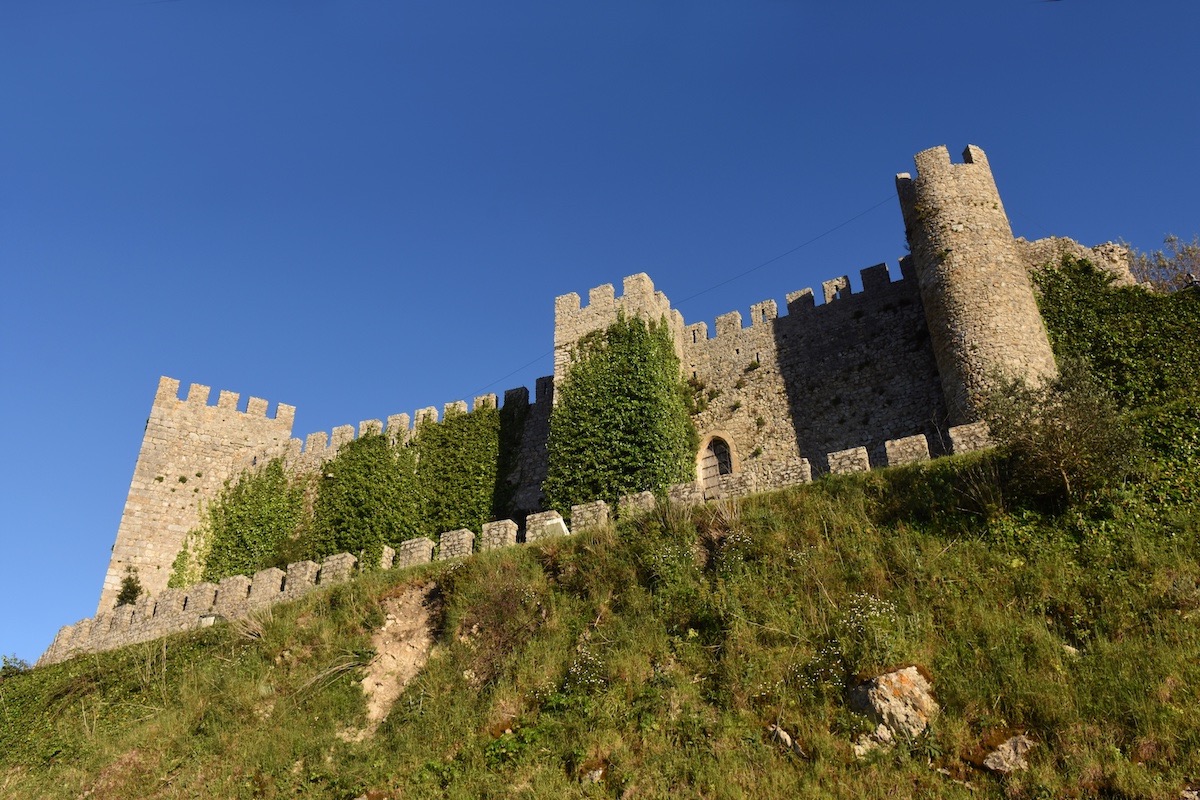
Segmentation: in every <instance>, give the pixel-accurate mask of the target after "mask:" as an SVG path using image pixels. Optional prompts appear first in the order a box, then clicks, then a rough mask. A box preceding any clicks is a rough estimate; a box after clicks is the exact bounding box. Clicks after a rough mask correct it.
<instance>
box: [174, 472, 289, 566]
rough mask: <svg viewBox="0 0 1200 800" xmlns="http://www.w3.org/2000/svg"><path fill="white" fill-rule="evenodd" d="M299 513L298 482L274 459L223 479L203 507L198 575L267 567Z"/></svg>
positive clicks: (286, 538)
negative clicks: (236, 477)
mask: <svg viewBox="0 0 1200 800" xmlns="http://www.w3.org/2000/svg"><path fill="white" fill-rule="evenodd" d="M303 517H304V489H303V486H302V485H301V484H299V483H298V482H295V481H292V480H290V479H289V477H288V475H287V473H286V472H285V471H284V468H283V461H282V460H280V459H278V458H276V459H272V460H271V461H269V462H267V463H266V464H265V465H264V466H263V467H262V468H261V469H258V470H255V471H250V472H246V473H244V474H243V475H242V476H241V478H240V479H239V480H238V481H236V482H226V484H225V488H224V489H223V490H222V491H221V493H220V494H219V495H218V496H217V499H216V500H215V501H214V502H213V503H212V505H210V506H209V509H208V520H207V528H208V530H207V532H206V533H207V535H206V537H205V538H206V539H207V549H208V552H207V557H206V558H205V559H204V566H203V570H202V573H201V578H202V580H206V581H219V580H221V579H222V578H227V577H229V576H230V575H252V574H253V573H254V572H255V571H257V570H260V569H262V568H263V567H266V566H269V565H270V563H271V561H272V557H273V556H274V554H275V552H276V550H277V549H278V548H279V547H280V545H281V544H282V543H283V542H285V541H287V540H288V539H291V538H292V537H294V536H295V535H296V532H297V530H298V529H299V528H300V524H301V521H302V519H303ZM176 569H179V564H178V563H177V564H176Z"/></svg>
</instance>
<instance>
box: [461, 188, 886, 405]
mask: <svg viewBox="0 0 1200 800" xmlns="http://www.w3.org/2000/svg"><path fill="white" fill-rule="evenodd" d="M892 199H894V195H891V194H889V195H888V196H887V197H885V198H883V199H882V200H880V201H879V202H878V203H876V204H875V205H873V206H871V207H870V208H867V209H864V210H863V211H860V212H858V213H857V214H855V215H854V216H852V217H850V218H848V219H846V220H844V221H842V222H839V223H838V224H837V225H834V226H833V227H832V228H829V229H828V230H826V231H824V232H823V233H819V234H817V235H816V236H814V237H812V238H811V239H809V240H808V241H805V242H801V243H800V244H798V245H796V246H795V247H793V248H791V249H790V250H785V251H784V252H782V253H780V254H779V255H777V256H773V257H771V258H768V259H767V260H766V261H764V262H762V263H761V264H758V265H756V266H753V267H751V268H750V269H748V270H745V271H744V272H739V273H738V274H736V275H734V276H732V277H729V278H726V279H725V280H723V281H721V282H719V283H714V284H713V285H712V286H709V287H708V288H707V289H701V290H700V291H698V292H696V293H695V294H692V295H688V296H687V297H685V298H683V299H682V300H676V301H675V302H676V303H677V304H678V303H686V302H688V301H689V300H695V299H696V298H697V297H700V296H702V295H706V294H708V293H709V292H711V291H713V290H714V289H720V288H721V287H722V286H725V285H727V284H730V283H733V282H734V281H736V280H740V279H742V278H744V277H746V276H747V275H749V274H750V273H752V272H757V271H758V270H760V269H762V268H763V267H765V266H768V265H770V264H774V263H775V262H776V261H778V260H779V259H781V258H786V257H787V256H790V255H791V254H792V253H795V252H796V251H797V250H802V249H804V248H805V247H808V246H809V245H810V244H814V243H816V242H819V241H820V240H822V239H824V238H825V237H826V236H828V235H829V234H831V233H833V232H835V231H838V230H841V229H842V228H844V227H846V226H847V225H849V224H850V223H851V222H854V221H855V220H857V219H859V218H861V217H865V216H866V215H867V214H870V213H871V212H872V211H874V210H875V209H877V208H879V207H880V206H881V205H883V204H884V203H887V202H890V201H891V200H892ZM553 352H554V348H553V347H552V348H550V349H549V350H547V351H546V352H544V353H542V354H541V355H539V356H538V357H537V358H535V359H533V360H532V361H530V362H528V363H526V364H523V365H521V366H520V367H517V368H516V369H514V370H513V371H512V372H509V373H508V374H507V375H502V376H500V377H499V378H496V380H494V381H492V382H491V383H489V384H487V385H486V386H484V387H483V388H482V389H479V390H478V391H476V392H473V393H472V396H477V395H479V394H482V393H483V391H484V390H485V389H490V388H491V387H493V386H495V385H496V384H497V383H500V382H501V381H503V380H507V379H508V378H511V377H512V376H513V375H516V374H517V373H518V372H521V371H523V370H525V369H528V368H529V367H531V366H533V365H534V364H536V363H537V362H539V361H541V360H542V359H543V358H545V357H546V356H548V355H550V354H551V353H553Z"/></svg>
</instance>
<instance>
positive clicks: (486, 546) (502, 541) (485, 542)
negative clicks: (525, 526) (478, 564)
mask: <svg viewBox="0 0 1200 800" xmlns="http://www.w3.org/2000/svg"><path fill="white" fill-rule="evenodd" d="M518 530H520V528H518V527H517V523H515V522H513V521H512V520H511V519H500V520H496V521H495V522H486V523H484V525H483V531H482V532H481V533H480V534H479V549H480V550H499V549H500V548H502V547H511V546H512V545H514V544H516V543H517V531H518Z"/></svg>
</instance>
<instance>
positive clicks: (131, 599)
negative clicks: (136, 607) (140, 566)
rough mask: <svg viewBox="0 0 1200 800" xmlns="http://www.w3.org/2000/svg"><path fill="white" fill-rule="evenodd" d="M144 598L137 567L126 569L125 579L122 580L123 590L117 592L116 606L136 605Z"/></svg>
mask: <svg viewBox="0 0 1200 800" xmlns="http://www.w3.org/2000/svg"><path fill="white" fill-rule="evenodd" d="M141 596H142V582H141V581H140V580H138V571H137V568H136V567H126V568H125V577H123V578H121V590H120V591H119V592H117V602H116V605H118V606H124V605H130V604H132V603H136V602H137V599H138V598H139V597H141Z"/></svg>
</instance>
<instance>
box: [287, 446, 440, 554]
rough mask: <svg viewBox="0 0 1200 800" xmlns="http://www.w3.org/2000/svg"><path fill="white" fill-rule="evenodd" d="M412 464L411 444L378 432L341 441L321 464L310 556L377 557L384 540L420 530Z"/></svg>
mask: <svg viewBox="0 0 1200 800" xmlns="http://www.w3.org/2000/svg"><path fill="white" fill-rule="evenodd" d="M416 465H417V457H416V450H415V448H413V447H410V446H408V445H407V444H401V443H394V442H392V441H391V440H390V438H389V437H386V436H383V435H382V434H378V433H368V434H365V435H363V436H360V437H358V438H357V439H355V440H354V441H351V442H347V443H346V444H345V445H343V446H342V447H341V448H340V449H339V450H338V453H337V455H336V456H334V458H333V459H332V460H331V461H329V462H327V463H326V464H325V466H323V467H322V468H321V477H320V485H319V488H318V490H317V498H316V502H315V503H314V505H313V520H312V527H311V530H310V531H309V533H308V535H307V536H306V537H305V539H306V548H305V549H307V551H308V554H309V557H310V558H314V559H316V558H321V557H323V556H327V555H331V554H334V553H354V554H355V555H358V554H360V553H361V554H363V555H364V558H366V559H367V560H368V561H370V562H377V561H378V559H379V554H380V552H381V551H382V549H383V545H385V544H388V543H398V542H402V541H404V540H406V539H411V538H413V537H415V536H419V535H421V533H422V531H421V526H420V499H419V497H418V496H417V492H416V478H417V472H416Z"/></svg>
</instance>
